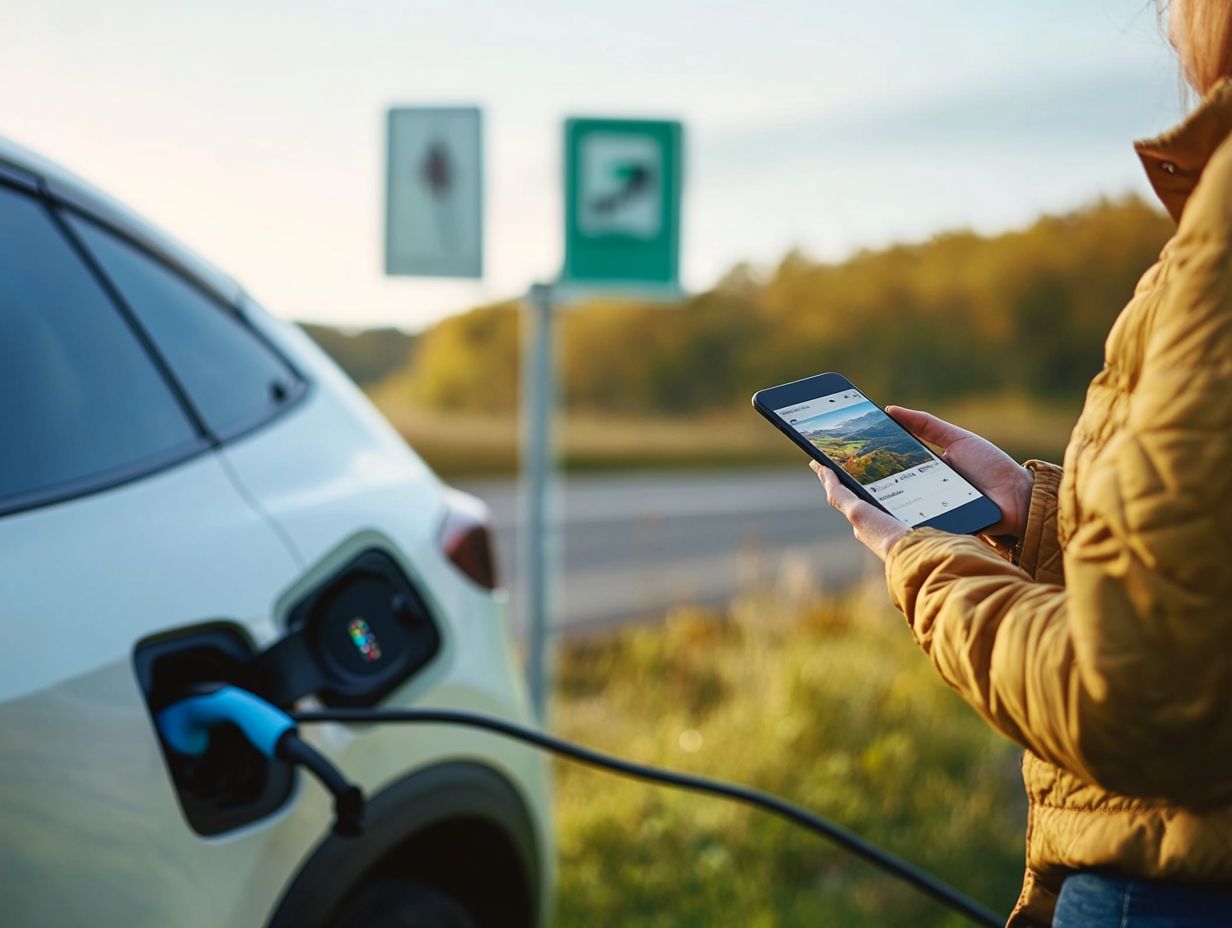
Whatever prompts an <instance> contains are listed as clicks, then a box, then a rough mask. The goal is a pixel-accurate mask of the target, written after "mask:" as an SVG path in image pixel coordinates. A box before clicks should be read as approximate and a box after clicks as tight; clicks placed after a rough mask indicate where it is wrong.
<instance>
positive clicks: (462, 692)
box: [0, 139, 554, 928]
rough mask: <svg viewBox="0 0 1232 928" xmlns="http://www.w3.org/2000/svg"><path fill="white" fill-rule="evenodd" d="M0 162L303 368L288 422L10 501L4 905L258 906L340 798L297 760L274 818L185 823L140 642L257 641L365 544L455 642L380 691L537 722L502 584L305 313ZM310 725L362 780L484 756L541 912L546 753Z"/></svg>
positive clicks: (31, 912) (0, 159) (115, 207)
mask: <svg viewBox="0 0 1232 928" xmlns="http://www.w3.org/2000/svg"><path fill="white" fill-rule="evenodd" d="M0 171H2V172H4V175H5V177H7V178H9V179H10V180H13V179H14V178H16V179H18V180H24V178H25V177H27V176H29V177H33V178H35V179H36V181H37V186H38V188H39V189H40V190H41V191H42V193H43V195H45V196H48V197H50V198H52V199H54V200H58V201H60V202H64V203H68V204H71V205H72V206H73V207H74V208H78V209H81V210H83V211H86V212H88V213H90V214H92V215H94V216H96V217H98V218H100V219H102V220H104V221H106V222H107V223H108V224H110V225H112V226H114V227H116V228H117V229H118V230H119V231H121V232H122V233H123V234H125V235H127V236H129V237H130V238H133V239H134V240H136V241H138V242H139V243H140V244H141V245H143V246H144V247H146V248H148V249H149V250H150V251H151V252H153V253H154V254H156V255H158V256H160V257H162V258H163V259H165V260H167V261H168V262H170V263H171V264H173V265H175V266H176V267H177V268H179V269H180V270H181V271H184V272H185V273H187V274H188V275H190V276H192V277H194V278H195V279H196V280H197V281H198V282H200V283H203V284H205V285H206V286H207V287H208V288H209V289H211V290H212V291H213V292H214V293H215V294H217V295H218V296H220V298H222V299H224V300H225V301H226V302H228V303H229V304H230V305H233V306H235V307H236V308H237V309H238V310H239V311H240V312H241V313H242V314H243V315H244V316H245V318H246V319H247V320H248V321H249V322H250V324H252V325H253V326H254V328H256V329H258V331H259V332H260V333H261V334H263V335H264V336H265V337H266V338H267V339H268V340H269V341H270V342H271V343H272V344H274V346H275V347H276V348H277V349H278V350H279V352H282V353H284V354H285V355H286V356H287V358H288V359H289V360H290V361H291V362H292V364H293V366H295V367H296V369H297V370H298V371H299V372H300V373H301V374H302V375H303V376H304V378H305V380H306V381H307V383H308V389H307V391H306V393H305V394H304V396H303V397H302V398H300V399H299V401H298V402H296V403H295V404H293V405H292V406H290V407H289V408H288V409H287V410H286V411H285V412H283V413H282V414H281V415H280V416H278V417H276V418H275V419H273V420H271V421H269V422H266V423H265V424H263V425H261V426H260V427H258V428H256V429H254V430H253V431H251V432H249V433H246V434H245V435H243V436H240V437H238V438H236V439H234V440H232V441H229V442H226V443H224V444H223V445H221V446H219V447H216V448H213V449H211V450H206V451H203V452H202V453H201V454H199V455H197V456H196V457H193V458H191V459H189V460H187V461H184V462H182V463H179V464H176V465H174V466H172V467H169V468H167V469H165V470H162V471H159V472H157V473H153V474H150V475H147V476H144V477H139V478H137V479H134V480H132V481H131V482H127V483H124V484H122V485H119V486H115V487H110V488H107V489H101V490H99V491H97V492H92V493H89V494H87V495H83V496H81V497H78V498H74V499H72V500H68V501H65V502H60V503H55V504H50V505H45V506H41V507H39V508H35V509H30V510H27V511H24V512H19V513H15V514H12V515H8V516H4V517H0V594H2V595H0V628H4V629H6V630H12V632H13V633H12V634H11V636H10V638H9V644H8V646H7V647H6V648H5V649H4V651H3V652H0V654H3V662H2V672H0V756H2V758H3V762H2V763H0V912H3V913H5V918H6V919H7V918H15V919H16V921H17V923H20V924H38V925H42V926H56V925H80V924H116V925H120V924H175V925H177V926H193V925H200V926H207V925H208V926H216V925H233V926H236V928H248V926H254V925H260V924H263V923H265V922H266V921H267V920H268V919H269V918H270V917H271V916H272V914H273V912H274V907H275V906H276V905H277V901H278V899H279V898H280V896H281V894H282V893H283V892H284V891H285V889H286V887H287V886H288V885H289V884H290V883H291V882H292V881H293V879H294V877H295V875H296V874H297V872H298V869H299V868H300V867H301V866H302V865H303V863H304V862H305V861H306V860H307V859H308V857H309V855H310V854H311V852H312V850H313V848H314V847H316V846H317V845H318V844H319V842H320V841H321V840H322V839H323V838H324V837H325V836H326V835H327V834H328V830H329V827H330V823H331V815H332V813H331V805H330V802H329V801H328V797H327V796H326V795H325V793H324V792H323V790H322V789H320V787H319V786H318V785H317V784H316V783H315V782H309V781H306V780H304V779H303V778H301V779H300V782H299V785H298V787H297V789H296V791H295V793H294V794H293V796H292V798H291V799H290V800H289V801H288V802H287V803H286V805H285V806H284V807H283V808H282V809H281V810H279V811H278V812H277V813H275V814H274V815H271V816H269V817H267V818H265V819H262V820H260V821H257V822H255V823H253V824H251V825H249V826H246V827H244V828H242V829H239V830H236V831H233V832H228V833H226V834H224V835H220V836H217V837H212V838H203V837H201V836H200V835H198V834H196V833H195V832H193V831H192V829H191V828H190V827H189V825H188V824H187V822H186V821H185V820H184V818H183V815H182V813H181V811H180V808H179V805H178V802H177V799H176V795H175V789H174V787H173V785H172V783H171V780H170V777H169V775H168V772H167V770H166V768H165V765H164V761H163V758H162V756H161V753H160V751H159V747H158V743H157V739H156V735H155V731H154V728H153V725H152V723H151V720H150V717H149V714H148V712H147V710H146V706H145V704H144V700H143V696H142V694H141V692H140V689H139V686H138V684H137V681H136V678H135V675H134V670H133V661H132V652H133V647H134V645H135V644H136V643H137V642H138V641H140V640H141V639H143V638H145V637H147V636H149V635H151V634H156V633H161V632H167V631H171V630H176V629H186V628H190V627H193V626H196V625H199V624H201V623H203V622H208V621H212V620H219V619H224V620H228V621H231V622H234V623H236V624H238V625H239V626H241V627H242V628H243V629H244V630H245V631H246V632H247V634H248V635H249V636H250V637H251V639H252V640H253V642H254V644H255V645H256V646H257V647H259V648H263V647H266V646H268V645H269V644H271V643H272V642H274V641H275V640H277V638H278V637H279V636H280V635H281V634H282V632H283V630H284V629H285V622H286V618H287V612H288V611H289V609H290V608H291V606H292V605H293V604H294V602H295V600H296V598H297V596H298V595H300V594H301V593H302V592H303V591H305V590H306V589H308V588H310V587H311V586H312V585H313V584H314V583H315V582H317V581H318V580H319V579H320V578H322V577H323V576H325V575H327V574H328V573H329V572H330V571H331V570H333V569H336V568H337V567H338V566H340V565H341V564H342V563H344V562H345V560H346V559H347V558H349V557H350V556H351V555H352V554H353V553H354V552H355V551H357V550H359V549H361V548H362V547H364V546H376V547H380V548H382V549H384V550H386V551H387V553H389V554H390V555H391V556H392V557H394V558H395V560H397V561H398V563H399V564H400V565H401V566H402V567H403V569H404V571H405V572H406V573H407V575H408V576H409V577H411V579H412V580H413V582H414V583H415V584H416V585H417V586H418V588H419V589H420V591H421V592H422V593H423V595H424V598H425V600H426V601H427V602H428V604H429V607H430V609H431V611H432V613H433V615H434V616H435V617H436V619H437V621H438V623H439V625H440V632H441V638H442V646H441V649H440V651H439V653H438V654H437V655H436V657H435V658H434V659H433V660H432V661H431V662H430V663H429V664H428V665H427V666H426V667H425V668H423V670H422V671H421V672H420V673H418V674H416V675H415V676H414V677H412V678H411V679H410V680H408V681H407V682H406V683H405V684H404V685H402V686H401V687H399V688H398V689H396V690H394V691H393V692H392V693H391V694H390V695H389V696H388V697H387V699H386V703H387V704H391V705H409V704H411V703H412V702H414V703H419V704H431V705H439V706H449V707H454V708H458V709H469V710H473V711H479V712H487V713H492V714H497V715H501V716H503V717H506V718H511V719H515V720H517V721H523V722H525V721H529V718H530V716H529V712H528V709H527V703H526V698H525V693H524V691H523V686H522V681H521V679H520V674H519V673H518V671H517V666H518V665H517V662H516V660H515V659H514V654H513V647H512V641H511V639H510V635H509V626H508V621H507V616H506V603H505V597H504V594H503V593H500V592H496V593H493V592H492V591H488V590H485V589H482V588H480V587H479V586H478V585H476V584H475V583H474V582H472V581H471V580H470V579H469V578H467V577H465V576H464V575H463V574H462V573H461V572H460V571H459V570H457V569H456V568H455V567H454V565H453V564H452V563H450V562H449V561H448V559H447V558H446V557H445V556H444V554H443V553H442V551H441V548H440V543H439V539H438V537H437V534H438V531H439V527H440V523H441V519H442V518H443V516H444V512H445V495H444V487H443V485H442V484H441V483H440V481H439V480H438V479H437V477H436V476H435V475H434V474H433V473H432V472H431V471H430V470H429V469H428V468H427V466H426V465H424V463H423V462H422V461H421V460H420V459H419V458H418V456H416V455H415V454H414V452H413V451H411V450H410V449H409V448H408V447H407V446H406V444H405V443H404V442H403V441H402V439H401V437H400V436H398V435H397V433H396V432H395V431H394V430H393V429H392V428H391V427H390V426H389V425H388V423H386V422H385V421H384V420H383V419H382V418H381V416H380V414H379V413H378V412H377V411H376V410H375V409H374V408H373V407H372V406H371V404H370V403H369V402H368V401H367V399H366V398H365V397H364V396H363V394H362V393H361V392H360V391H359V389H358V388H357V387H355V386H354V384H352V383H351V382H350V381H349V380H348V379H347V378H346V376H345V375H344V374H342V372H341V371H339V370H338V369H337V367H336V366H335V365H334V364H333V362H332V361H330V360H329V359H328V358H327V357H325V355H324V354H323V353H322V352H321V351H320V350H319V349H318V348H317V347H316V346H315V344H314V343H312V342H311V340H310V339H308V338H307V336H306V335H304V333H303V332H302V331H301V330H300V329H299V328H298V327H296V326H293V325H291V324H289V323H286V322H282V321H280V320H278V319H275V318H274V317H272V316H270V315H269V314H268V313H266V312H265V311H264V310H262V309H261V308H260V307H259V306H256V305H255V304H252V303H250V302H249V301H248V300H247V298H246V297H245V296H244V294H243V291H242V290H241V288H240V287H239V286H238V284H236V283H235V281H233V280H232V279H231V278H230V277H228V276H227V275H226V274H223V273H222V272H221V271H218V270H217V269H216V268H214V267H213V266H212V265H211V264H209V263H208V262H207V261H205V260H203V259H202V258H200V256H198V255H196V254H195V253H193V252H192V251H191V250H189V249H187V248H185V247H184V246H182V245H180V244H179V243H178V242H176V241H175V240H174V239H172V238H171V237H169V236H167V235H165V234H164V233H162V232H161V231H160V230H158V229H157V228H155V227H154V226H153V225H151V224H150V223H148V222H146V220H144V219H143V218H142V217H140V216H138V215H136V214H135V213H133V212H132V211H131V210H129V209H128V208H127V207H124V206H123V205H122V204H120V203H117V202H116V201H115V200H113V199H111V198H110V197H108V196H107V195H106V194H104V193H102V192H101V191H98V190H96V189H95V188H93V187H92V186H90V185H89V184H87V183H86V182H84V181H82V180H80V179H79V178H77V177H76V176H75V175H73V174H71V173H70V172H68V171H65V170H64V169H62V168H60V167H58V166H57V165H54V164H52V163H51V162H48V161H46V160H45V159H43V158H41V157H40V156H38V155H36V154H34V153H32V152H29V151H26V150H25V149H22V148H21V147H20V146H17V145H15V144H13V143H11V142H8V141H5V140H3V139H0ZM305 736H306V737H307V738H308V739H309V740H310V741H312V742H313V743H315V744H316V745H317V746H318V747H319V748H320V749H322V750H323V751H325V752H326V753H328V754H329V755H330V756H331V757H332V758H333V759H334V761H335V762H336V763H338V764H339V766H340V767H341V768H342V769H343V770H344V771H345V772H346V773H347V774H348V775H349V776H351V777H353V778H354V779H355V780H356V782H358V783H360V784H361V785H362V786H364V787H365V789H367V790H370V791H376V790H380V789H382V788H383V787H384V786H386V785H388V784H391V783H396V782H399V781H401V780H403V779H404V778H405V777H406V776H408V775H409V774H412V773H413V772H414V771H416V770H421V769H428V768H432V767H434V766H436V765H440V764H443V763H449V762H454V761H473V762H474V763H476V764H481V765H483V766H484V767H485V768H487V769H490V770H493V771H495V772H496V773H498V774H499V775H500V776H501V777H503V778H505V779H506V780H507V781H508V782H509V783H510V785H511V786H512V787H513V789H514V791H515V792H516V795H518V796H520V797H522V800H523V801H524V802H525V805H526V809H527V812H528V815H529V816H530V818H531V819H532V821H533V822H534V825H535V828H536V831H537V834H536V838H537V844H538V850H539V854H540V857H541V867H540V873H541V876H542V879H541V882H540V885H539V886H538V887H537V890H538V892H539V894H540V899H541V905H540V912H541V913H546V912H547V911H548V910H549V908H550V906H549V904H548V900H549V896H550V887H551V884H552V870H553V859H554V858H553V854H552V846H553V842H552V838H551V829H550V814H549V811H548V809H549V797H548V776H547V764H546V761H545V760H544V759H543V758H542V757H541V756H539V755H537V754H536V753H535V752H533V751H532V750H531V749H529V748H526V747H523V746H520V745H515V744H512V743H510V742H507V741H505V740H503V739H500V738H498V737H496V736H494V735H491V734H487V733H483V732H477V731H466V730H458V729H452V728H447V727H443V726H431V727H416V728H413V729H399V728H389V729H379V730H378V729H374V728H370V727H369V728H362V727H361V728H356V729H344V728H343V727H341V726H337V725H322V726H313V728H312V729H311V730H307V731H306V732H305Z"/></svg>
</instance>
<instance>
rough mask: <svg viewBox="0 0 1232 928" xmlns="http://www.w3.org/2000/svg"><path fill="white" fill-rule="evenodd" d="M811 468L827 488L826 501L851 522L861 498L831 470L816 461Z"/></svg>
mask: <svg viewBox="0 0 1232 928" xmlns="http://www.w3.org/2000/svg"><path fill="white" fill-rule="evenodd" d="M809 466H810V467H812V468H813V470H814V471H815V472H816V473H817V476H818V477H820V478H821V484H822V486H824V487H825V488H826V499H828V500H829V501H830V505H831V506H832V507H834V508H835V509H837V510H838V511H839V512H841V513H842V514H843V515H844V516H846V517H847V520H848V521H851V520H852V517H853V515H855V512H854V510H855V509H857V508H858V507H859V505H860V502H861V501H860V498H859V497H858V496H856V495H855V494H854V493H852V492H851V491H850V490H849V489H847V488H846V487H845V486H843V484H842V482H841V481H840V480H839V479H838V477H836V476H834V471H832V470H830V468H828V467H823V466H822V465H821V464H818V463H817V462H816V461H813V462H812V463H811V464H810V465H809Z"/></svg>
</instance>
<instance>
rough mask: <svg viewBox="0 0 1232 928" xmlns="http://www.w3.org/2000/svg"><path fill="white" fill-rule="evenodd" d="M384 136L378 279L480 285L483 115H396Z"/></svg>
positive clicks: (417, 111) (433, 111)
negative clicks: (475, 281)
mask: <svg viewBox="0 0 1232 928" xmlns="http://www.w3.org/2000/svg"><path fill="white" fill-rule="evenodd" d="M387 133H388V135H387V141H388V154H387V161H386V172H387V173H386V182H385V273H386V274H405V275H413V276H418V277H482V276H483V127H482V114H481V113H480V111H479V110H478V109H477V108H475V107H468V108H456V109H455V108H440V107H400V108H396V109H391V110H390V111H389V122H388V128H387Z"/></svg>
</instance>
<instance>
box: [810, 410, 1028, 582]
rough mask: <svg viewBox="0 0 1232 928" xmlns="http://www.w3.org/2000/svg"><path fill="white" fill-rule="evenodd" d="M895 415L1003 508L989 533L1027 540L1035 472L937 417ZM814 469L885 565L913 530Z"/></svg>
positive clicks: (906, 412) (913, 413) (858, 537)
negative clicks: (885, 561)
mask: <svg viewBox="0 0 1232 928" xmlns="http://www.w3.org/2000/svg"><path fill="white" fill-rule="evenodd" d="M886 412H887V413H889V414H890V416H892V417H893V418H894V419H895V420H896V421H897V422H898V423H899V424H900V425H902V426H903V427H904V428H905V429H907V431H909V432H911V433H912V434H913V435H915V437H916V438H919V439H920V440H921V441H926V442H928V443H929V444H931V445H935V446H936V447H938V448H940V449H941V459H942V460H943V461H945V462H946V463H947V464H949V465H950V466H951V467H953V468H954V470H956V471H958V473H960V474H962V476H964V477H966V478H967V479H968V480H970V481H971V482H972V483H973V484H974V485H975V487H976V489H978V490H979V491H980V492H981V493H983V494H984V495H985V496H987V497H988V498H989V499H991V500H992V501H993V502H994V503H996V504H997V506H998V507H999V508H1000V509H1001V515H1002V519H1001V521H1000V522H998V523H997V524H996V525H994V526H991V527H990V528H988V529H987V530H986V534H989V535H1012V536H1014V537H1015V538H1020V537H1022V533H1023V531H1024V530H1025V529H1026V524H1027V510H1028V509H1029V508H1030V505H1031V487H1032V484H1033V483H1034V477H1032V475H1031V472H1030V471H1029V470H1027V469H1026V468H1025V467H1023V466H1022V465H1021V464H1019V463H1018V462H1017V461H1015V460H1014V459H1013V458H1011V457H1010V456H1009V455H1008V454H1006V453H1005V452H1004V451H1002V450H1001V449H1000V448H998V447H997V446H996V445H994V444H993V443H992V442H990V441H988V440H987V439H984V438H981V437H980V436H979V435H976V434H975V433H974V432H968V431H967V430H966V429H961V428H959V427H958V426H956V425H952V424H951V423H949V422H946V421H945V420H944V419H938V418H937V417H936V416H934V415H931V414H929V413H926V412H919V411H917V410H914V409H904V408H902V407H901V406H888V407H886ZM810 466H811V467H812V468H813V471H814V472H815V473H816V474H817V477H818V478H819V479H820V480H821V483H822V485H823V486H824V487H825V488H826V498H827V499H828V500H829V501H830V505H831V506H833V507H834V508H835V509H837V510H838V511H839V512H841V513H842V514H843V515H844V516H846V517H847V521H848V522H850V523H851V528H852V531H853V532H854V533H855V536H856V540H857V541H859V542H860V543H861V544H863V545H864V546H865V547H867V548H868V549H869V550H870V551H872V552H873V554H875V555H877V556H878V557H879V558H881V559H882V560H883V561H884V560H885V559H886V556H887V555H888V554H889V553H890V549H891V548H892V547H893V546H894V543H895V542H896V541H898V539H900V538H902V537H903V535H905V534H907V532H908V531H910V529H909V528H908V526H907V525H905V524H904V523H902V522H900V521H899V520H898V519H896V518H894V516H892V515H890V514H889V513H886V512H883V511H882V510H880V509H878V508H877V507H876V506H874V505H872V504H871V503H866V502H864V501H863V500H862V499H860V498H859V497H858V496H856V495H855V494H854V493H852V492H851V491H850V490H849V489H847V488H846V487H845V486H843V484H842V483H841V482H840V481H839V479H838V477H837V476H835V474H834V472H833V471H831V470H830V469H829V468H828V467H823V466H822V465H821V464H818V463H817V462H816V461H812V462H810Z"/></svg>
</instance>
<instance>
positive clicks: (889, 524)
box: [809, 461, 911, 561]
mask: <svg viewBox="0 0 1232 928" xmlns="http://www.w3.org/2000/svg"><path fill="white" fill-rule="evenodd" d="M809 466H810V467H811V468H813V471H814V472H815V473H816V474H817V477H818V479H819V480H820V481H821V484H822V486H824V487H825V488H826V498H827V499H828V500H829V501H830V505H831V506H833V507H834V508H835V509H837V510H838V511H839V512H841V513H842V514H843V515H844V516H845V517H846V518H847V521H848V522H850V523H851V530H852V532H853V533H854V534H855V536H856V541H858V542H860V543H861V544H862V545H864V546H865V547H866V548H868V550H870V551H872V552H873V554H875V555H877V557H879V558H881V560H883V561H884V560H885V559H886V556H887V555H889V553H890V549H891V548H892V547H894V542H896V541H898V539H900V538H902V537H903V536H904V535H906V534H907V533H908V532H909V531H911V529H909V528H908V527H907V526H906V525H904V524H903V523H902V522H899V521H898V519H896V518H894V517H893V516H892V515H890V514H889V513H888V512H883V511H882V510H880V509H878V508H877V507H876V506H874V505H872V504H871V503H866V502H864V500H862V499H860V498H859V497H858V496H856V495H855V494H854V493H852V492H851V491H850V490H849V489H847V488H846V487H845V486H843V484H842V483H841V482H839V479H838V477H836V476H835V475H834V472H833V471H832V470H830V468H828V467H823V466H822V465H820V464H818V463H817V462H816V461H810V462H809Z"/></svg>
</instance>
